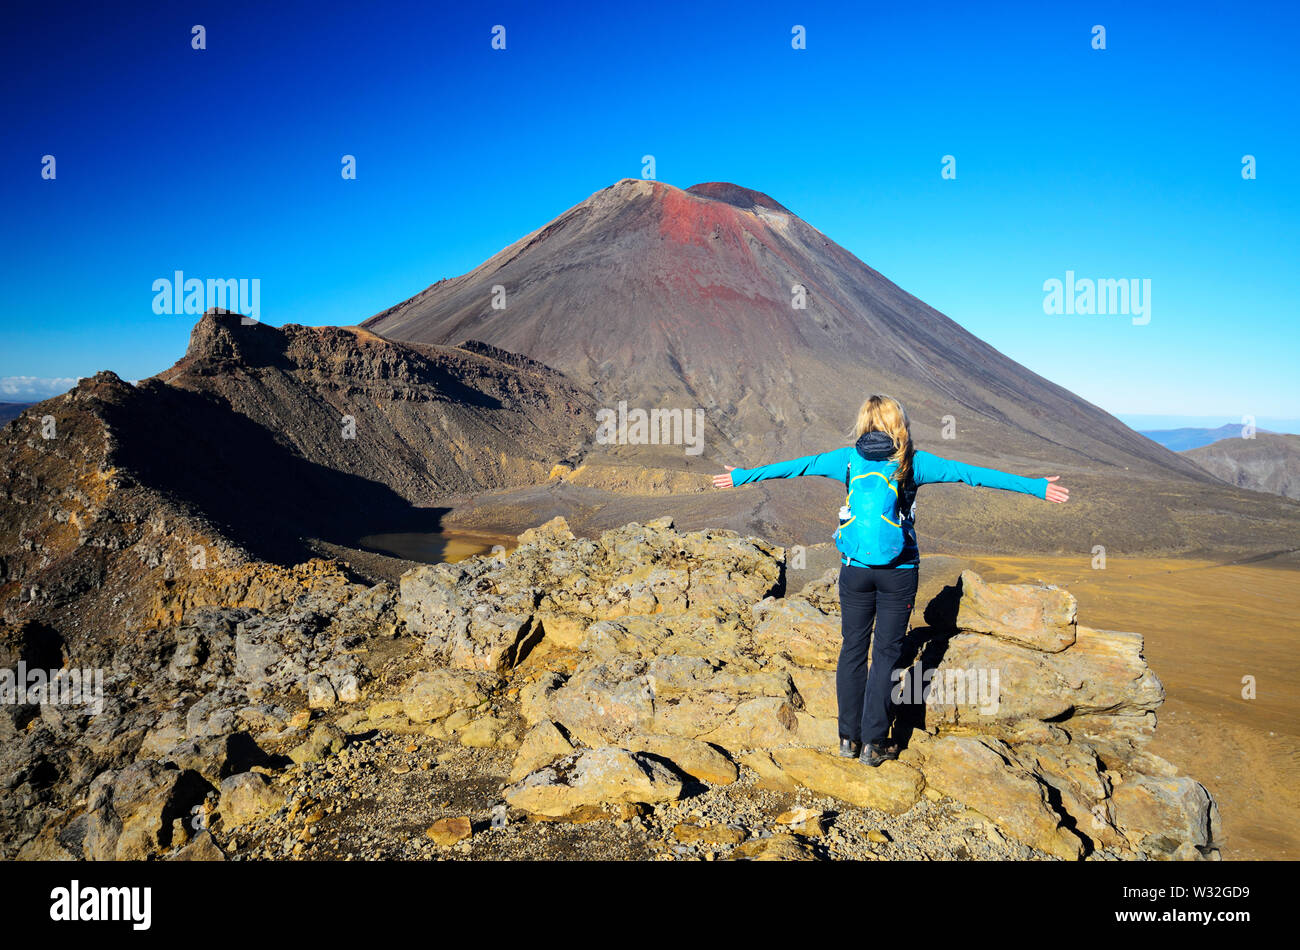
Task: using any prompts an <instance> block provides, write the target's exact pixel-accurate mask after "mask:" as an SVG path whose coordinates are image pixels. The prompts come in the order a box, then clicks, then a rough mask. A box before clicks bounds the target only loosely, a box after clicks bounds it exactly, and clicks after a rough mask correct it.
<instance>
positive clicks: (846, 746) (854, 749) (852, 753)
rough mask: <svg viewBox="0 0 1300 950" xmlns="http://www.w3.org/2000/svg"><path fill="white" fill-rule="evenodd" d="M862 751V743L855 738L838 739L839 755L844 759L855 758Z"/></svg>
mask: <svg viewBox="0 0 1300 950" xmlns="http://www.w3.org/2000/svg"><path fill="white" fill-rule="evenodd" d="M861 751H862V743H861V742H858V741H857V740H856V739H840V755H841V756H843V757H844V758H846V759H856V758H857V757H858V753H860V752H861Z"/></svg>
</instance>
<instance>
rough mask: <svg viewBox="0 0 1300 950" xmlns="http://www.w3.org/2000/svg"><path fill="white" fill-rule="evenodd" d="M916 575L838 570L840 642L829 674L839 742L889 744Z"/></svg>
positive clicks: (889, 569)
mask: <svg viewBox="0 0 1300 950" xmlns="http://www.w3.org/2000/svg"><path fill="white" fill-rule="evenodd" d="M918 573H919V572H918V570H917V569H916V568H905V567H856V566H854V565H850V564H846V565H841V566H840V612H841V615H842V617H843V620H842V625H841V628H840V633H841V636H842V637H843V638H844V642H843V643H842V644H841V646H840V661H839V665H838V666H837V667H836V669H835V691H836V696H837V699H838V700H839V707H840V737H841V738H843V739H853V740H855V741H858V742H883V741H885V740H886V739H888V738H889V724H890V718H891V716H890V714H891V712H892V705H893V704H892V703H891V701H890V692H891V690H892V689H893V688H894V679H893V673H894V669H895V667H897V666H898V660H899V656H900V654H901V653H902V650H903V637H904V636H905V634H906V633H907V620H908V618H909V617H910V616H911V615H912V604H913V603H914V601H915V600H916V585H917V574H918ZM873 621H874V623H875V628H876V629H875V640H876V642H875V646H874V647H873V646H872V644H871V639H872V636H871V627H872V622H873ZM868 650H870V651H871V671H870V674H868V672H867V652H868Z"/></svg>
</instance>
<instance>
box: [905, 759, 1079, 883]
mask: <svg viewBox="0 0 1300 950" xmlns="http://www.w3.org/2000/svg"><path fill="white" fill-rule="evenodd" d="M882 768H883V766H882ZM924 769H925V781H926V782H927V783H928V784H929V785H930V786H931V787H933V788H935V789H936V790H938V791H940V792H942V793H943V794H945V795H947V796H948V797H949V798H954V799H956V800H957V801H959V802H962V803H963V804H965V805H968V806H969V807H971V808H973V809H975V811H977V812H979V813H980V814H982V815H984V816H985V817H986V818H988V819H989V820H990V821H992V822H993V823H994V824H996V825H997V826H998V828H999V829H1001V830H1002V832H1003V833H1005V834H1006V835H1008V836H1009V837H1011V838H1014V839H1016V840H1017V841H1020V842H1023V843H1024V844H1027V845H1029V846H1030V847H1031V848H1037V849H1039V850H1040V851H1046V852H1047V853H1048V854H1051V855H1054V856H1056V857H1058V858H1062V859H1064V860H1067V861H1073V860H1076V859H1078V858H1079V857H1080V856H1081V855H1082V854H1083V841H1082V839H1081V838H1080V837H1079V836H1078V835H1076V834H1074V833H1072V832H1070V831H1069V830H1067V829H1066V828H1064V827H1063V826H1062V822H1061V816H1060V815H1059V814H1057V813H1056V811H1054V810H1053V809H1052V806H1051V804H1050V803H1049V796H1048V792H1047V788H1046V786H1045V785H1044V784H1043V783H1042V782H1040V781H1039V780H1038V779H1037V778H1035V777H1034V775H1032V774H1031V773H1029V772H1027V771H1025V770H1024V769H1023V768H1020V767H1019V766H1018V765H1016V764H1014V763H1013V761H1012V759H1011V757H1010V755H1009V754H1008V749H1007V747H1006V746H1005V745H1004V744H1002V743H1000V742H997V741H996V740H981V739H977V738H972V737H957V736H950V737H946V738H943V739H940V740H939V741H937V742H935V743H934V744H933V746H932V747H931V748H930V749H929V750H928V755H927V757H926V760H925V766H924Z"/></svg>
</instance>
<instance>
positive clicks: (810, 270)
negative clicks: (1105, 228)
mask: <svg viewBox="0 0 1300 950" xmlns="http://www.w3.org/2000/svg"><path fill="white" fill-rule="evenodd" d="M494 287H501V288H503V289H504V296H505V308H504V309H493V306H492V302H493V288H494ZM798 288H802V289H803V300H802V301H799V300H796V296H797V294H798V293H799V291H798ZM798 303H803V304H804V306H802V307H800V306H797V304H798ZM363 326H365V327H366V328H368V329H370V330H373V331H375V332H377V333H379V334H381V335H383V336H386V337H390V338H393V339H398V340H406V341H413V342H420V343H440V344H448V343H452V344H454V343H459V342H461V341H463V340H465V339H479V340H485V341H486V342H488V343H492V344H494V345H496V346H499V347H502V348H503V349H507V350H512V351H514V352H518V353H524V354H526V355H528V356H530V357H532V358H534V359H537V360H540V361H541V362H543V363H546V364H547V365H550V366H554V367H556V368H557V369H560V370H562V371H564V372H565V373H566V374H567V375H569V376H570V377H571V378H573V379H575V380H576V381H578V382H580V383H583V384H585V385H588V386H590V387H591V388H593V389H594V390H596V391H597V392H599V393H600V394H601V395H602V396H603V397H604V398H605V399H606V400H608V401H609V402H610V403H611V404H613V403H615V402H617V401H618V400H628V401H629V402H630V403H631V402H633V401H639V402H640V403H642V404H646V405H664V406H681V407H683V408H695V407H699V408H703V409H704V411H705V413H706V415H707V417H708V419H709V421H710V423H711V428H712V429H713V430H714V431H713V433H712V435H713V443H714V445H715V446H717V447H719V448H723V447H724V446H725V447H730V448H733V449H735V450H738V452H739V455H738V456H737V457H743V458H749V459H752V461H753V462H757V461H758V460H759V459H766V458H768V457H776V456H782V455H793V454H803V453H805V452H816V451H823V450H824V449H826V448H829V447H832V446H834V445H838V444H842V440H843V439H844V437H845V433H846V430H847V429H848V427H849V426H850V425H851V423H852V418H853V415H854V413H855V411H856V409H857V406H858V405H859V403H860V402H861V401H862V399H863V398H865V396H867V395H868V394H870V393H872V392H887V393H891V394H893V395H896V396H897V397H898V398H900V399H901V400H902V401H903V403H904V405H905V406H906V407H907V408H908V410H909V414H910V416H911V418H912V423H913V426H914V435H915V436H916V438H917V439H918V441H935V440H938V439H939V438H940V436H941V434H942V430H943V428H944V424H945V422H946V417H951V419H952V420H953V421H952V424H950V425H949V427H948V428H949V436H950V441H951V443H952V444H951V445H950V446H948V447H949V448H953V449H955V450H957V451H961V452H964V453H965V454H966V455H967V456H970V457H971V458H972V460H974V459H977V458H979V459H984V460H985V461H986V462H990V463H991V462H992V461H993V460H994V459H997V460H999V461H1002V462H1006V461H1008V460H1012V461H1015V460H1023V461H1024V462H1026V463H1028V462H1030V461H1031V460H1035V459H1036V460H1039V463H1040V464H1041V463H1042V462H1047V461H1050V462H1051V463H1052V464H1054V465H1056V466H1058V467H1060V466H1070V465H1079V464H1083V465H1088V466H1092V465H1095V464H1097V463H1101V464H1102V465H1107V464H1108V465H1113V466H1119V467H1121V468H1129V469H1132V468H1133V467H1135V466H1136V467H1138V468H1142V469H1144V470H1148V471H1152V472H1155V471H1160V472H1166V473H1177V474H1179V475H1183V476H1186V477H1190V478H1201V477H1202V475H1201V473H1199V472H1197V471H1196V470H1195V467H1194V466H1192V465H1191V464H1189V463H1188V462H1187V461H1186V460H1184V459H1181V458H1179V457H1178V456H1176V455H1174V454H1173V453H1171V452H1167V451H1165V450H1163V449H1162V448H1160V447H1159V446H1156V445H1154V444H1153V443H1151V442H1150V441H1149V440H1147V439H1146V438H1144V437H1142V436H1140V435H1138V434H1137V433H1135V432H1133V431H1132V430H1131V429H1129V428H1128V427H1126V426H1125V425H1123V424H1122V423H1121V422H1119V421H1118V420H1117V419H1115V418H1114V417H1112V416H1110V415H1108V414H1107V413H1105V412H1103V411H1102V410H1100V409H1098V408H1097V407H1096V406H1093V405H1092V404H1090V403H1088V402H1086V401H1084V400H1082V399H1080V398H1079V397H1077V396H1075V395H1073V394H1072V393H1070V392H1068V391H1067V390H1065V389H1063V388H1061V387H1060V386H1057V385H1055V384H1053V383H1051V382H1049V381H1048V380H1046V379H1043V378H1042V377H1041V376H1038V375H1036V374H1035V373H1032V372H1030V371H1029V370H1027V369H1026V368H1025V367H1023V366H1021V365H1019V364H1018V363H1016V362H1015V361H1014V360H1011V359H1009V358H1008V357H1006V356H1004V355H1003V354H1001V353H999V352H998V351H997V350H995V349H994V348H993V347H991V346H989V345H988V344H986V343H984V342H982V341H981V340H979V339H978V338H976V337H975V336H973V335H971V334H970V333H968V332H967V331H966V330H964V329H962V327H961V326H960V325H958V324H957V323H955V322H954V321H952V320H950V319H949V318H948V317H946V316H944V315H943V314H942V313H939V312H938V311H937V310H935V309H934V308H933V307H930V306H927V305H926V304H925V303H923V302H922V301H920V300H918V299H917V298H916V297H914V296H912V295H911V294H908V293H907V292H905V291H903V290H902V289H901V288H899V287H898V286H897V285H895V284H893V283H891V282H890V281H889V280H887V279H886V278H885V277H883V276H882V275H881V274H879V273H877V272H876V271H874V270H872V269H871V268H870V267H868V266H867V265H866V264H864V263H862V262H861V261H860V260H858V259H857V258H856V257H854V256H853V255H852V254H851V253H849V252H848V251H847V250H845V249H844V248H843V247H841V246H840V245H838V244H836V243H835V242H834V241H832V240H831V239H830V238H829V237H827V236H826V235H824V234H822V232H820V231H818V230H817V229H816V228H815V227H813V226H812V225H810V224H808V223H806V222H805V221H803V220H802V219H800V218H799V217H798V216H797V215H795V214H794V213H793V212H791V211H790V210H789V209H787V208H786V207H784V206H783V205H781V204H780V203H778V202H777V201H775V200H773V199H772V198H770V197H768V196H767V195H765V194H762V193H761V192H757V191H751V190H749V189H747V188H742V187H740V186H738V185H733V184H727V183H723V182H710V183H706V184H700V185H695V186H693V187H691V188H687V189H684V190H683V189H680V188H676V187H673V186H672V185H668V184H665V183H662V182H656V181H641V180H637V179H623V180H621V181H619V182H616V183H615V184H613V185H611V186H610V187H608V188H605V189H604V190H602V191H599V192H597V193H596V194H594V195H592V196H591V197H590V198H588V199H587V200H586V201H583V202H582V203H581V204H578V205H576V206H574V207H573V208H570V209H569V210H568V211H566V212H564V213H563V214H561V215H560V216H559V217H558V218H556V219H555V220H554V221H552V222H550V223H549V224H547V225H545V226H544V227H542V228H540V229H539V230H537V231H534V232H533V233H531V234H529V235H527V236H526V237H524V238H522V239H521V240H519V241H517V242H516V243H514V244H512V245H511V246H510V247H507V248H506V249H505V250H503V251H501V252H500V253H499V254H496V255H495V256H493V257H492V258H490V259H489V260H487V261H485V262H484V263H483V264H482V265H480V266H479V267H477V268H475V269H474V270H473V271H471V272H470V273H468V274H465V275H464V276H462V277H457V278H454V279H452V280H442V281H439V282H438V283H436V284H434V285H433V286H431V287H429V288H427V289H426V290H424V291H422V292H421V293H419V294H417V295H415V296H414V297H412V298H410V299H409V300H406V301H404V302H402V303H400V304H398V305H397V306H395V307H392V308H390V309H388V310H386V311H384V312H383V313H380V314H378V315H376V316H374V317H372V318H371V319H369V320H367V321H366V322H365V323H364V324H363ZM723 451H724V455H727V454H729V453H727V452H726V451H725V449H723ZM936 451H938V449H936ZM941 454H942V453H941Z"/></svg>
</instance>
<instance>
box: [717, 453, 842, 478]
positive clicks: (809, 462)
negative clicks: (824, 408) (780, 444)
mask: <svg viewBox="0 0 1300 950" xmlns="http://www.w3.org/2000/svg"><path fill="white" fill-rule="evenodd" d="M852 451H854V449H853V446H847V447H846V448H842V449H834V450H832V451H830V452H822V453H820V454H818V455H805V456H803V457H802V458H797V459H790V460H789V461H786V462H773V463H772V464H771V465H760V466H759V467H758V468H733V467H731V466H730V465H724V466H723V468H725V469H726V470H727V473H726V474H725V475H714V476H713V487H714V488H731V487H732V486H734V485H744V484H746V483H748V482H758V481H762V480H763V479H765V478H798V477H799V476H800V475H823V476H825V477H826V478H833V479H835V480H836V481H843V480H844V469H845V466H846V465H848V457H847V456H846V455H845V453H846V452H852Z"/></svg>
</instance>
